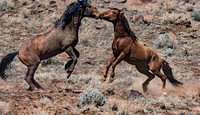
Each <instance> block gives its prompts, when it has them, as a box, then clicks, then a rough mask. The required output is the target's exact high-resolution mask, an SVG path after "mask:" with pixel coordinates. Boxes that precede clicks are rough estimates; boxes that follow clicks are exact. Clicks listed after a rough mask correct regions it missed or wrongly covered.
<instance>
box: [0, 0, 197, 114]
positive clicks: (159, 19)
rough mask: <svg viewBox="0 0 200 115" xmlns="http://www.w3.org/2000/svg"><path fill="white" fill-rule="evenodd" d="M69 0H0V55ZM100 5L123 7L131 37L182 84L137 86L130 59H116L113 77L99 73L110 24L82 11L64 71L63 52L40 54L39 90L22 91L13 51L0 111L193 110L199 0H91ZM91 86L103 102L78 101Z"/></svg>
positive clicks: (0, 87) (47, 23)
mask: <svg viewBox="0 0 200 115" xmlns="http://www.w3.org/2000/svg"><path fill="white" fill-rule="evenodd" d="M73 1H74V0H57V1H54V0H41V1H40V0H0V59H2V58H3V56H5V55H6V54H8V53H9V52H13V51H16V50H17V49H18V48H19V47H20V45H21V44H22V43H23V41H25V40H26V39H30V38H33V37H34V36H36V35H39V34H42V33H44V32H46V31H48V30H50V29H51V28H52V27H53V25H54V22H55V21H56V20H57V19H58V18H59V17H60V16H61V15H62V12H63V11H64V9H65V7H66V6H67V5H69V4H70V3H72V2H73ZM91 1H92V5H94V6H96V7H97V8H98V10H99V11H100V12H103V11H106V10H107V9H108V8H109V7H117V8H120V9H123V11H124V12H125V15H126V17H127V19H128V21H129V24H130V27H131V28H132V30H133V31H134V33H135V34H136V36H137V37H138V38H139V41H140V42H142V43H143V44H145V45H146V46H148V47H151V48H153V49H156V50H157V51H158V52H159V54H160V55H161V57H163V58H164V59H165V60H167V61H168V62H169V64H170V66H171V67H172V68H173V73H174V76H175V78H176V79H178V80H180V81H181V82H183V83H184V85H183V87H177V88H176V87H173V86H172V85H171V84H170V83H169V82H168V81H167V85H166V90H167V95H165V96H163V95H162V94H161V86H162V82H161V80H160V79H159V78H155V79H154V80H152V81H151V82H150V84H149V87H148V88H149V91H148V94H144V93H143V92H142V83H143V82H144V81H145V79H146V78H147V77H146V76H144V75H142V74H140V73H139V72H138V71H137V70H136V69H135V67H134V66H133V65H129V64H127V63H126V62H121V63H120V64H119V65H118V66H117V67H116V79H115V81H114V82H113V83H108V82H105V83H102V82H100V80H99V79H100V78H101V77H102V74H103V71H104V69H105V66H106V64H107V61H108V59H109V58H110V55H111V53H112V49H111V44H112V40H113V38H114V36H113V25H112V24H111V23H109V22H106V21H104V20H100V19H90V18H84V19H83V20H82V25H81V28H80V30H79V43H78V45H77V47H76V48H77V49H78V51H79V52H80V58H79V59H78V63H77V65H76V67H75V69H74V72H73V73H72V76H71V77H70V78H69V79H67V78H66V73H65V70H64V64H65V63H66V62H67V60H68V55H67V54H65V53H62V54H59V55H57V56H55V57H53V58H51V59H50V61H46V60H45V61H42V63H41V64H40V66H39V68H38V69H37V71H36V74H35V79H36V80H37V81H38V82H39V83H40V84H41V85H42V86H43V87H44V89H45V90H44V91H34V92H30V91H27V90H26V89H27V88H28V84H27V83H26V82H25V80H24V76H25V73H26V70H27V68H26V66H24V65H23V64H22V63H21V62H20V61H19V59H18V58H17V57H16V58H15V59H14V61H13V62H12V63H11V65H10V66H9V67H8V69H7V70H6V74H7V76H8V81H6V82H5V81H3V80H2V79H0V114H3V115H4V114H5V115H17V114H18V115H55V114H56V115H80V114H87V115H113V114H116V115H135V114H138V115H141V114H149V115H152V114H158V115H200V1H199V0H190V1H188V0H183V1H180V0H127V1H126V0H91ZM88 88H95V89H98V90H99V91H100V93H102V94H103V95H104V98H105V104H104V105H102V106H95V105H94V104H87V105H85V106H83V107H79V106H78V103H79V101H80V96H81V94H82V93H83V92H84V91H85V90H86V89H88Z"/></svg>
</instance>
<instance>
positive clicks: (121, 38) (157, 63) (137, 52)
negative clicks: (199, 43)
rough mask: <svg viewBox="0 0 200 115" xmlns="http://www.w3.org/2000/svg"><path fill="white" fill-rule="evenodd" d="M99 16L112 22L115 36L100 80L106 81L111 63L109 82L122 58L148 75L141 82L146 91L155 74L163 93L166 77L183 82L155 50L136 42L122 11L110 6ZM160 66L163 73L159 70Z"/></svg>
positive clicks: (174, 81) (173, 81)
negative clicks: (160, 83)
mask: <svg viewBox="0 0 200 115" xmlns="http://www.w3.org/2000/svg"><path fill="white" fill-rule="evenodd" d="M100 18H101V19H104V20H106V21H109V22H112V23H113V25H114V36H115V38H114V40H113V43H112V50H113V54H112V57H111V58H110V60H109V62H108V64H107V66H106V71H105V72H104V75H103V78H102V79H101V80H102V81H106V78H107V74H108V70H109V68H110V66H111V65H112V72H111V76H110V82H112V81H113V80H114V76H115V73H114V71H115V67H116V65H117V64H119V63H120V62H121V61H122V60H124V61H126V62H128V63H129V64H132V65H135V66H136V68H137V70H138V71H139V72H140V73H142V74H144V75H146V76H147V77H148V79H147V80H146V81H145V82H144V83H143V84H142V86H143V91H144V92H147V85H148V84H149V82H150V81H151V80H152V79H154V77H155V75H156V76H158V77H159V78H160V79H161V80H162V82H163V85H162V92H163V94H165V84H166V79H168V80H169V81H170V83H171V84H172V85H173V86H179V85H182V84H183V83H181V82H179V81H178V80H176V79H175V78H174V76H173V74H172V69H171V67H170V66H169V64H168V63H167V62H166V61H165V60H164V59H162V58H161V57H159V56H158V54H157V53H156V51H154V50H152V49H150V48H148V47H146V46H144V45H142V44H141V43H140V42H138V40H137V37H136V36H135V34H134V33H133V32H132V31H131V29H130V27H129V24H128V21H127V19H126V17H125V16H124V12H122V11H121V10H119V9H117V8H112V9H110V10H108V11H105V12H103V13H101V14H100ZM161 68H162V70H163V72H164V74H163V73H161V72H160V69H161Z"/></svg>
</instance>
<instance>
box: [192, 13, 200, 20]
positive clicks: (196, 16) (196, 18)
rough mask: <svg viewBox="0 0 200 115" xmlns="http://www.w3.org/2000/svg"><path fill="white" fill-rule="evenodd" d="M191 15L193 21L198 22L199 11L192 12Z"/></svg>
mask: <svg viewBox="0 0 200 115" xmlns="http://www.w3.org/2000/svg"><path fill="white" fill-rule="evenodd" d="M191 15H192V17H193V19H194V20H195V21H199V22H200V10H194V11H193V12H192V14H191Z"/></svg>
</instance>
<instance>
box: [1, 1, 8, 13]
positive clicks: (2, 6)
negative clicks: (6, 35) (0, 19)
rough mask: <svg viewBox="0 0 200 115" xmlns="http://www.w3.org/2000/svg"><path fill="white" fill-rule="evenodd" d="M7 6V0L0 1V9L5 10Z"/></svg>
mask: <svg viewBox="0 0 200 115" xmlns="http://www.w3.org/2000/svg"><path fill="white" fill-rule="evenodd" d="M6 6H7V2H6V1H3V2H1V3H0V11H3V10H4V8H5V7H6Z"/></svg>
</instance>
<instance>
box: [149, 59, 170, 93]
mask: <svg viewBox="0 0 200 115" xmlns="http://www.w3.org/2000/svg"><path fill="white" fill-rule="evenodd" d="M148 65H149V70H150V71H151V72H152V73H153V74H154V75H156V76H158V77H159V78H160V79H161V80H162V82H163V85H162V94H164V95H165V94H167V93H166V92H165V85H166V79H167V76H165V75H164V74H162V73H161V72H160V69H161V62H160V61H159V60H154V61H151V62H150V63H149V64H148Z"/></svg>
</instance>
